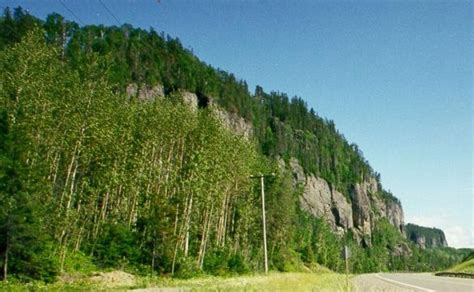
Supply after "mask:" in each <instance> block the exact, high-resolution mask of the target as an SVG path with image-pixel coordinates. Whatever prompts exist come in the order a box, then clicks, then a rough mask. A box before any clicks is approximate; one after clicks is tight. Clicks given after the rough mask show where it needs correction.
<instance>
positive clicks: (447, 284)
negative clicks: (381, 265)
mask: <svg viewBox="0 0 474 292" xmlns="http://www.w3.org/2000/svg"><path fill="white" fill-rule="evenodd" d="M352 282H353V285H354V288H356V289H355V290H356V291H425V292H430V291H439V292H444V291H446V292H450V291H452V292H474V280H472V279H461V278H451V277H437V276H433V275H431V274H408V273H399V274H396V273H390V274H388V273H387V274H385V273H380V274H369V275H361V276H357V277H355V278H354V279H353V281H352Z"/></svg>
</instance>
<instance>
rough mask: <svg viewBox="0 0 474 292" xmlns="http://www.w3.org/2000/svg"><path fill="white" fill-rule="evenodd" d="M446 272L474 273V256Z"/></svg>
mask: <svg viewBox="0 0 474 292" xmlns="http://www.w3.org/2000/svg"><path fill="white" fill-rule="evenodd" d="M445 272H452V273H473V274H474V258H473V259H470V260H467V261H465V262H462V263H460V264H457V265H455V266H453V267H451V268H449V269H448V270H446V271H445Z"/></svg>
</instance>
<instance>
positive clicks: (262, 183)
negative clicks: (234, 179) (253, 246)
mask: <svg viewBox="0 0 474 292" xmlns="http://www.w3.org/2000/svg"><path fill="white" fill-rule="evenodd" d="M260 184H261V188H262V218H263V251H264V254H265V274H268V257H267V226H266V222H265V184H264V182H263V175H262V176H260Z"/></svg>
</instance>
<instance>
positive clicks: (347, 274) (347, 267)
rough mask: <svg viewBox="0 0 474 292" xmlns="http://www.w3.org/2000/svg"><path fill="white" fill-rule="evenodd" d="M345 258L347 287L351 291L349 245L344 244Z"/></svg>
mask: <svg viewBox="0 0 474 292" xmlns="http://www.w3.org/2000/svg"><path fill="white" fill-rule="evenodd" d="M344 259H345V262H346V289H347V292H349V291H350V289H349V247H348V246H347V245H344Z"/></svg>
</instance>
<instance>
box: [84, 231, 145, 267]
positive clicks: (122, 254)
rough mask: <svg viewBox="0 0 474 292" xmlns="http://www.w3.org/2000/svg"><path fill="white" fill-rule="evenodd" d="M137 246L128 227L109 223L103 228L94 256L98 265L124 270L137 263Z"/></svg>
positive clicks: (133, 235) (134, 237) (96, 243)
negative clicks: (132, 263) (127, 266)
mask: <svg viewBox="0 0 474 292" xmlns="http://www.w3.org/2000/svg"><path fill="white" fill-rule="evenodd" d="M136 246H137V240H136V236H135V234H134V233H133V231H131V230H130V229H129V228H128V227H127V226H125V225H123V224H113V223H108V224H105V226H103V227H102V232H101V234H100V236H99V237H98V238H97V242H95V246H94V250H93V255H94V258H95V261H96V262H97V264H99V265H101V266H103V267H114V268H122V269H123V267H124V266H126V265H128V263H130V262H136V261H137V258H138V253H139V251H138V250H137V249H136Z"/></svg>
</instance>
